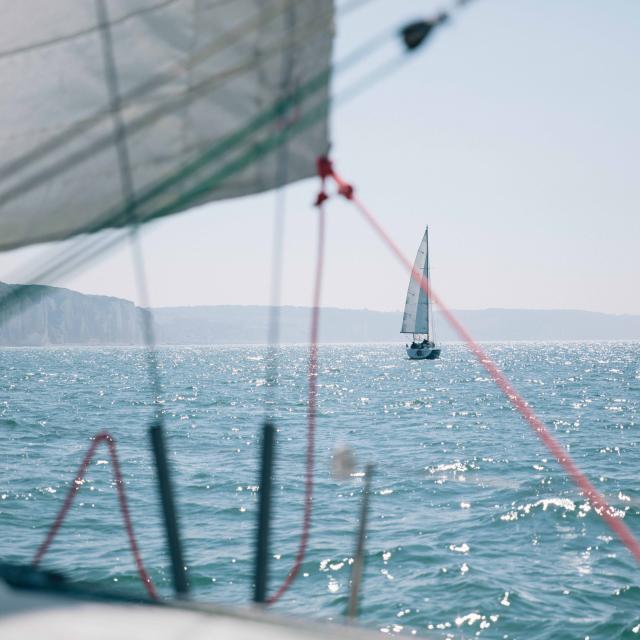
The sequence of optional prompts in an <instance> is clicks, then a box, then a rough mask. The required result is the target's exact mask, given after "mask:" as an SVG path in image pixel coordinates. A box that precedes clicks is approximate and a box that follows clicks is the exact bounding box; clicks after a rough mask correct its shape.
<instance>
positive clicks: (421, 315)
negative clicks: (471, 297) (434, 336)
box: [401, 229, 429, 333]
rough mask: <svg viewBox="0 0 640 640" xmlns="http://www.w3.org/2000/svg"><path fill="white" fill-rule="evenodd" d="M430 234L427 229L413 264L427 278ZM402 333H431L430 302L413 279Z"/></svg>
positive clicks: (408, 291) (405, 307)
mask: <svg viewBox="0 0 640 640" xmlns="http://www.w3.org/2000/svg"><path fill="white" fill-rule="evenodd" d="M428 233H429V230H428V229H425V232H424V236H422V242H421V243H420V246H419V247H418V253H417V254H416V259H415V262H414V263H413V267H414V269H415V270H416V271H417V272H418V273H421V274H422V275H424V276H425V277H427V276H428V270H429V242H428ZM401 333H429V300H428V298H427V296H426V294H425V292H424V291H423V290H422V289H421V288H420V283H419V282H418V281H417V280H415V279H414V278H413V277H411V278H410V280H409V288H408V290H407V301H406V302H405V304H404V317H403V319H402V330H401Z"/></svg>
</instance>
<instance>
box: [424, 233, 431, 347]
mask: <svg viewBox="0 0 640 640" xmlns="http://www.w3.org/2000/svg"><path fill="white" fill-rule="evenodd" d="M424 234H425V237H426V239H427V246H426V250H427V284H428V287H429V291H431V275H430V273H429V225H427V227H426V229H425V231H424ZM427 340H431V296H427Z"/></svg>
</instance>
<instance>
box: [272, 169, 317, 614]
mask: <svg viewBox="0 0 640 640" xmlns="http://www.w3.org/2000/svg"><path fill="white" fill-rule="evenodd" d="M323 184H324V178H323ZM317 208H318V237H317V250H316V251H317V253H316V267H315V276H314V284H313V308H312V311H311V331H310V340H309V342H310V345H309V370H308V407H307V453H306V462H305V482H304V514H303V517H302V531H301V534H300V542H299V544H298V551H297V553H296V557H295V559H294V561H293V565H292V567H291V569H290V570H289V573H288V574H287V576H286V578H285V579H284V581H283V582H282V584H281V585H280V587H279V588H278V589H277V591H276V592H275V593H274V595H272V596H271V597H269V598H267V604H274V603H275V602H277V601H278V600H279V599H280V598H281V597H282V595H283V594H284V593H285V592H286V591H287V589H288V588H289V587H290V586H291V584H292V583H293V581H294V580H295V579H296V576H297V575H298V573H299V572H300V568H301V567H302V562H303V561H304V557H305V555H306V552H307V545H308V543H309V535H310V532H311V515H312V511H313V470H314V449H315V432H316V417H317V406H318V329H319V326H320V295H321V289H322V274H323V272H324V245H325V224H326V221H325V218H326V215H325V207H324V205H323V201H322V200H319V202H318V207H317Z"/></svg>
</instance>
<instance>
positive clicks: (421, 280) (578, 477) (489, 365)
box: [327, 161, 640, 562]
mask: <svg viewBox="0 0 640 640" xmlns="http://www.w3.org/2000/svg"><path fill="white" fill-rule="evenodd" d="M327 162H329V161H327ZM329 167H330V174H329V175H330V176H331V177H332V178H333V179H334V180H335V182H336V184H337V186H338V191H339V193H340V194H341V195H343V196H344V197H345V198H346V199H347V200H351V201H352V202H353V204H354V205H355V207H356V208H357V209H358V211H360V213H361V214H362V215H363V216H364V218H365V220H366V221H367V222H368V223H369V224H370V225H371V226H372V227H373V229H374V230H375V231H376V233H377V234H378V235H379V236H380V238H381V239H382V241H383V242H384V243H385V244H386V245H387V247H388V248H389V249H390V250H391V252H392V253H393V254H394V255H395V256H396V258H398V260H400V262H401V263H402V264H403V265H404V267H405V268H406V269H407V270H408V271H409V272H410V273H411V277H412V278H413V279H414V280H415V281H416V282H417V283H418V284H419V285H420V288H421V289H422V291H424V293H425V295H426V296H427V297H428V298H430V299H431V300H432V301H433V302H435V303H436V304H437V305H438V306H439V307H440V309H441V311H442V313H443V314H444V316H445V318H446V319H447V321H448V322H449V324H450V325H451V326H452V327H453V328H454V329H455V331H456V332H457V333H458V335H459V336H460V337H461V338H462V340H464V342H466V344H467V346H468V347H469V349H470V350H471V352H472V353H473V354H474V355H475V357H476V358H477V359H478V361H479V362H480V364H482V366H483V367H484V368H485V369H486V370H487V372H488V373H489V375H490V376H491V378H492V379H493V381H494V382H495V383H496V384H497V385H498V387H499V388H500V390H501V391H502V393H504V395H505V396H506V397H507V399H508V400H509V402H510V403H511V404H512V405H513V406H514V407H515V408H516V409H517V410H518V412H519V413H520V415H521V416H522V417H523V418H524V419H525V420H526V422H527V423H528V424H529V426H530V427H531V428H532V429H533V431H534V432H535V433H536V435H537V436H538V437H539V438H540V440H542V442H543V443H544V444H545V446H546V447H547V449H548V450H549V451H550V452H551V454H552V455H553V456H554V457H555V458H556V460H558V462H559V463H560V465H561V466H562V467H563V469H564V470H565V472H566V473H567V474H568V475H569V476H570V478H571V479H572V480H573V481H574V482H575V484H576V485H577V486H578V488H579V489H580V491H582V493H583V494H584V496H585V497H586V498H587V500H588V501H589V502H590V503H591V504H592V505H593V507H594V509H595V511H596V513H598V515H600V516H601V517H602V518H603V520H604V521H605V522H606V524H607V525H608V526H609V528H610V529H611V530H612V531H613V532H614V533H615V534H616V535H617V536H618V538H619V539H620V541H621V542H622V543H623V544H624V545H625V546H626V547H627V549H629V551H630V552H631V553H632V554H633V556H634V557H635V558H636V560H638V561H639V562H640V543H639V542H638V540H637V539H636V538H635V537H634V535H633V533H632V532H631V530H630V529H629V527H627V525H626V524H625V523H624V522H623V521H622V520H621V519H620V518H617V517H616V516H615V511H614V510H613V509H612V508H611V506H609V504H608V503H607V501H606V499H605V498H604V496H603V495H602V494H601V493H600V492H599V491H598V490H597V489H596V488H595V487H594V486H593V485H592V484H591V482H590V480H589V479H588V478H587V476H586V475H585V474H584V473H583V472H582V471H580V469H579V468H578V467H577V466H576V464H575V462H574V461H573V460H572V459H571V457H570V456H569V454H568V453H567V451H566V450H565V448H564V447H563V446H562V445H561V444H560V443H559V442H558V441H557V440H556V439H555V438H554V437H553V436H552V435H551V433H550V432H549V430H548V429H547V427H546V426H545V425H544V423H543V422H542V421H541V420H540V419H539V418H538V417H537V416H536V415H535V413H534V412H533V410H532V409H531V407H530V406H529V405H528V403H527V402H526V401H525V400H524V398H522V396H521V395H520V394H519V393H518V392H517V391H516V390H515V388H514V387H513V385H512V384H511V382H510V381H509V380H508V378H507V377H506V376H505V374H504V373H503V372H502V371H501V370H500V368H499V367H498V365H497V364H496V363H495V362H493V360H491V358H490V357H489V356H488V355H487V354H486V352H485V351H484V349H482V347H481V346H480V345H479V344H478V343H477V342H476V341H475V340H474V339H473V338H472V337H471V334H469V332H468V331H467V330H466V329H465V328H464V327H463V326H462V324H461V323H460V322H459V320H458V319H457V318H456V317H455V316H454V315H453V313H452V312H451V310H450V309H449V308H448V307H447V306H446V305H445V304H444V303H443V302H442V300H441V299H440V297H439V296H438V295H436V293H435V292H434V291H433V289H432V288H431V283H430V282H428V280H427V278H426V277H425V276H424V275H423V274H421V273H419V272H418V271H417V270H416V269H415V268H414V266H413V264H412V263H411V262H410V261H409V260H408V259H407V257H406V256H405V255H404V254H403V253H402V251H401V250H400V248H399V247H398V245H397V244H396V243H395V242H394V241H393V240H392V239H391V237H390V236H389V234H388V233H387V232H386V231H385V229H384V228H383V227H382V225H381V224H380V223H379V222H378V220H377V219H376V217H375V216H374V215H373V213H371V211H370V210H369V209H367V207H366V206H365V205H364V204H363V203H362V202H361V201H360V199H359V198H358V197H357V196H356V195H355V194H354V191H353V187H352V186H351V185H350V184H349V183H347V182H346V181H345V180H344V179H342V178H341V177H340V176H339V175H337V174H336V173H335V171H334V170H333V167H332V166H331V164H330V163H329Z"/></svg>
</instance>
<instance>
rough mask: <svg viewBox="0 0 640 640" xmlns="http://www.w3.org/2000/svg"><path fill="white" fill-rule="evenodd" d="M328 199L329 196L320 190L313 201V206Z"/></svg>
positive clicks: (317, 205)
mask: <svg viewBox="0 0 640 640" xmlns="http://www.w3.org/2000/svg"><path fill="white" fill-rule="evenodd" d="M328 199H329V196H328V195H327V194H326V193H325V192H324V191H320V192H319V193H318V196H317V198H316V201H315V202H314V203H313V206H314V207H319V206H320V205H322V203H323V202H325V200H328Z"/></svg>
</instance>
